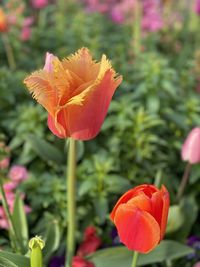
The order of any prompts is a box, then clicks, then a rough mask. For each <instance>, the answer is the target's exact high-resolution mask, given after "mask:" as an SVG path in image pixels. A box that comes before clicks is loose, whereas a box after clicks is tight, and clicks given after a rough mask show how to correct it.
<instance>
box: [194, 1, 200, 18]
mask: <svg viewBox="0 0 200 267" xmlns="http://www.w3.org/2000/svg"><path fill="white" fill-rule="evenodd" d="M194 11H195V12H196V14H197V15H200V0H196V2H195V7H194Z"/></svg>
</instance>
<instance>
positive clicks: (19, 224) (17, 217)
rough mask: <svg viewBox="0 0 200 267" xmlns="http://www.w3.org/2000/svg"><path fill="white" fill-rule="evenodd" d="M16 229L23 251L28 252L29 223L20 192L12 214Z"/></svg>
mask: <svg viewBox="0 0 200 267" xmlns="http://www.w3.org/2000/svg"><path fill="white" fill-rule="evenodd" d="M12 219H13V224H14V229H15V231H16V234H17V239H18V242H20V244H21V248H22V252H23V253H26V252H27V250H28V239H29V236H28V224H27V220H26V214H25V209H24V202H23V200H22V198H21V196H20V194H19V193H17V194H16V197H15V203H14V210H13V214H12Z"/></svg>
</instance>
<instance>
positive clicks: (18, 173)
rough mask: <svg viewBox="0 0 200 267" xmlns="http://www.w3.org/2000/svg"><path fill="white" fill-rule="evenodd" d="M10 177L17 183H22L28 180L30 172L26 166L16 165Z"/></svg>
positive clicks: (11, 170)
mask: <svg viewBox="0 0 200 267" xmlns="http://www.w3.org/2000/svg"><path fill="white" fill-rule="evenodd" d="M8 177H9V178H10V179H11V180H13V181H15V182H17V183H20V182H22V181H24V180H26V179H27V178H28V172H27V169H26V168H25V167H24V166H21V165H14V166H13V167H12V168H11V169H10V171H9V174H8Z"/></svg>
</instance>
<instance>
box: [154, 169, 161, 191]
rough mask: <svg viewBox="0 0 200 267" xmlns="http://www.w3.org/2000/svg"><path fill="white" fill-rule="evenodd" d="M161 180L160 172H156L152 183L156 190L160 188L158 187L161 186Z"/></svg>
mask: <svg viewBox="0 0 200 267" xmlns="http://www.w3.org/2000/svg"><path fill="white" fill-rule="evenodd" d="M161 180H162V171H161V170H158V171H157V173H156V177H155V181H154V185H155V186H156V187H157V188H160V186H161Z"/></svg>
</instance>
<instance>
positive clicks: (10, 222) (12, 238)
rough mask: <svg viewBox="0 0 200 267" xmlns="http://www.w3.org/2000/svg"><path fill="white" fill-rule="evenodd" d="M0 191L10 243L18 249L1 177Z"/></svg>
mask: <svg viewBox="0 0 200 267" xmlns="http://www.w3.org/2000/svg"><path fill="white" fill-rule="evenodd" d="M0 193H1V196H2V204H3V208H4V211H5V214H6V218H7V220H8V223H9V231H10V239H11V243H13V246H14V249H15V251H19V247H18V245H17V235H16V231H15V228H14V224H13V219H12V215H11V213H10V210H9V206H8V202H7V199H6V194H5V191H4V188H3V183H2V177H0Z"/></svg>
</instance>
